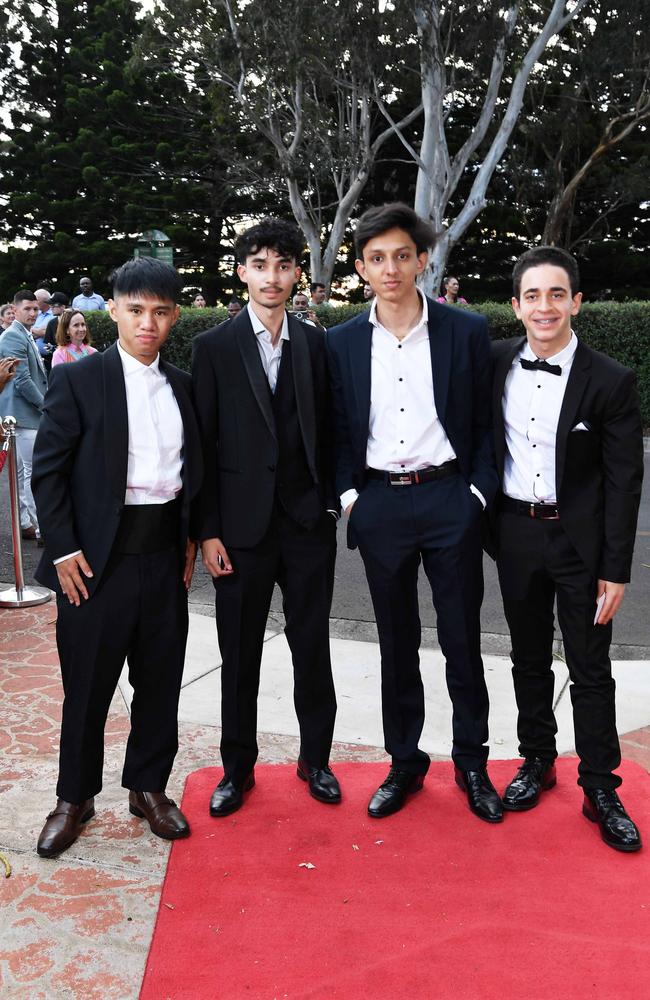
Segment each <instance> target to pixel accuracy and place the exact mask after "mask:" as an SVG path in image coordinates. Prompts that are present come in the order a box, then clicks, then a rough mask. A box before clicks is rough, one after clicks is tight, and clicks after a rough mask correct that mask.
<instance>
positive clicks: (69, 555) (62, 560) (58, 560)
mask: <svg viewBox="0 0 650 1000" xmlns="http://www.w3.org/2000/svg"><path fill="white" fill-rule="evenodd" d="M80 555H81V549H77V551H76V552H68V554H67V556H59V558H58V559H53V560H52V562H53V563H54V565H55V566H58V564H59V563H60V562H65V561H66V559H72V557H73V556H80Z"/></svg>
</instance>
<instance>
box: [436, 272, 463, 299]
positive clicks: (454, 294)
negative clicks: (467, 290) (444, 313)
mask: <svg viewBox="0 0 650 1000" xmlns="http://www.w3.org/2000/svg"><path fill="white" fill-rule="evenodd" d="M442 287H443V290H444V293H445V294H444V295H441V296H440V298H437V299H436V302H441V303H442V304H443V305H448V306H455V305H458V303H459V302H463V303H464V304H465V305H467V299H463V298H462V297H459V295H458V291H459V289H460V282H459V280H458V278H454V277H452V275H449V277H448V278H445V279H444V281H443V282H442Z"/></svg>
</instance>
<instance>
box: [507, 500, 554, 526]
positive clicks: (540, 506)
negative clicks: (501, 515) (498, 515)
mask: <svg viewBox="0 0 650 1000" xmlns="http://www.w3.org/2000/svg"><path fill="white" fill-rule="evenodd" d="M499 506H500V508H501V510H507V511H508V513H509V514H521V515H522V517H535V518H537V519H538V520H541V521H559V520H560V514H559V511H558V509H557V505H556V504H552V503H528V502H527V501H526V500H513V498H512V497H506V496H503V497H501V500H500V502H499Z"/></svg>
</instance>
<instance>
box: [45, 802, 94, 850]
mask: <svg viewBox="0 0 650 1000" xmlns="http://www.w3.org/2000/svg"><path fill="white" fill-rule="evenodd" d="M94 815H95V800H94V799H86V801H85V802H81V803H80V804H77V803H75V802H65V801H64V800H63V799H57V800H56V807H55V808H54V809H53V810H52V812H51V813H50V814H49V816H48V817H47V819H46V820H45V826H44V827H43V829H42V830H41V834H40V837H39V838H38V844H37V845H36V850H37V852H38V854H40V856H41V857H42V858H54V857H55V856H56V855H57V854H61V853H62V851H66V850H67V849H68V847H70V846H71V845H72V844H74V842H75V840H76V839H77V837H78V836H79V834H80V833H81V828H82V826H83V825H84V823H87V822H88V820H89V819H91V818H92V817H93V816H94Z"/></svg>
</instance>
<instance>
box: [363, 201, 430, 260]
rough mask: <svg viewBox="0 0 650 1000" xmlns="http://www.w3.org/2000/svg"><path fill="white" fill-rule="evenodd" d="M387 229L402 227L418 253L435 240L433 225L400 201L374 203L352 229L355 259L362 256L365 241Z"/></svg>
mask: <svg viewBox="0 0 650 1000" xmlns="http://www.w3.org/2000/svg"><path fill="white" fill-rule="evenodd" d="M389 229H403V230H404V232H405V233H408V234H409V236H410V237H411V239H412V240H413V242H414V243H415V246H416V248H417V252H418V254H421V253H426V252H427V250H430V249H431V247H432V246H433V245H434V244H435V242H436V232H435V230H434V228H433V226H431V225H429V223H428V222H425V221H424V219H421V218H420V216H419V215H418V214H417V212H415V211H413V209H412V208H410V207H409V206H408V205H405V204H404V202H402V201H393V202H390V203H389V204H387V205H375V206H374V208H369V209H368V210H367V211H366V212H364V213H363V215H362V216H361V218H360V219H359V221H358V222H357V225H356V227H355V230H354V249H355V252H356V255H357V259H358V260H361V259H362V258H363V248H364V247H365V245H366V243H369V242H370V240H372V239H374V237H375V236H379V235H380V234H381V233H385V232H387V230H389Z"/></svg>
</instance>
